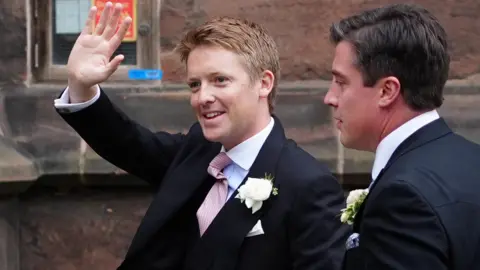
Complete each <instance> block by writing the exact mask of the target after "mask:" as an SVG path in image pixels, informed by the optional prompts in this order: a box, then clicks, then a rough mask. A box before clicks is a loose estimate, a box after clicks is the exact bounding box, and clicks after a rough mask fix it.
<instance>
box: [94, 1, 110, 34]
mask: <svg viewBox="0 0 480 270" xmlns="http://www.w3.org/2000/svg"><path fill="white" fill-rule="evenodd" d="M112 5H113V4H112V2H107V3H106V4H105V8H104V9H103V12H102V15H100V20H99V21H98V24H97V27H96V29H95V34H96V35H101V34H102V33H103V31H104V30H105V27H106V26H107V23H108V19H109V18H110V13H112Z"/></svg>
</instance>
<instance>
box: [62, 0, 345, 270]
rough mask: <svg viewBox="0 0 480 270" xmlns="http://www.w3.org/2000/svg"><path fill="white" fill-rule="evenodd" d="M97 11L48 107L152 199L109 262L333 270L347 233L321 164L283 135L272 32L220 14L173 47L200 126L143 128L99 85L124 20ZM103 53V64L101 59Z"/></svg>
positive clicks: (334, 186)
mask: <svg viewBox="0 0 480 270" xmlns="http://www.w3.org/2000/svg"><path fill="white" fill-rule="evenodd" d="M121 9H122V7H121V5H119V4H117V5H116V6H115V7H113V5H112V4H111V3H107V5H106V7H105V11H104V12H103V14H102V15H101V17H100V22H99V24H98V26H97V27H96V28H95V29H93V28H92V27H91V25H90V24H91V22H92V20H93V18H95V13H96V8H95V7H93V8H92V9H91V11H90V14H89V18H88V22H87V25H86V27H85V29H84V31H83V32H82V34H81V35H80V36H79V37H78V40H77V41H76V43H75V45H74V47H73V49H72V52H71V54H70V58H69V60H68V64H67V68H68V72H69V80H68V87H67V89H65V91H63V93H62V95H61V96H60V98H59V99H57V100H56V101H55V106H56V108H57V110H58V112H59V113H60V115H61V116H62V117H63V118H64V119H65V121H67V123H68V124H70V125H71V126H72V127H73V128H74V129H75V130H76V131H77V132H78V133H79V134H80V136H82V138H83V139H85V141H86V142H87V143H88V144H89V145H90V146H91V147H92V148H93V149H94V150H95V151H96V152H97V153H98V154H99V155H101V156H102V157H103V158H105V159H106V160H108V161H110V162H111V163H112V164H114V165H116V166H118V167H119V168H121V169H123V170H125V171H127V172H129V173H131V174H132V175H136V176H138V177H140V178H141V179H144V180H145V181H147V182H148V183H149V184H150V185H151V186H152V187H153V188H154V189H155V191H156V195H155V197H154V200H153V202H152V204H151V206H150V208H149V209H148V211H147V213H146V215H145V218H144V220H143V221H142V223H141V224H140V227H139V229H138V231H137V234H136V235H135V237H134V239H133V242H132V244H131V246H130V248H129V250H128V252H127V255H126V258H125V260H124V261H123V263H122V264H121V265H120V266H119V268H118V269H142V270H148V269H174V270H179V269H195V270H203V269H218V270H229V269H249V270H252V269H262V270H268V269H271V270H281V269H305V270H307V269H308V270H310V269H312V270H313V269H326V270H327V269H328V270H330V269H333V270H335V269H339V267H340V264H341V261H342V258H343V254H344V242H345V240H346V237H347V235H348V231H347V228H346V227H344V226H342V224H341V223H340V219H339V218H338V213H339V211H340V209H342V208H343V207H344V196H343V191H342V188H341V186H340V185H339V183H338V182H337V181H336V180H335V178H334V177H333V176H332V175H331V173H330V172H329V170H328V169H327V167H326V166H325V165H323V164H321V163H319V162H318V161H317V160H316V159H314V158H313V157H312V156H310V155H309V154H308V153H306V152H305V151H303V150H302V149H300V148H299V147H297V146H296V144H295V143H294V142H293V141H291V140H288V139H287V138H286V137H285V134H284V130H283V128H282V126H281V123H280V120H279V119H278V118H277V117H275V116H274V115H273V113H272V112H273V107H274V106H273V105H274V99H275V92H276V88H277V81H278V77H279V59H278V52H277V49H276V46H275V43H274V41H273V39H272V38H271V37H270V36H269V35H268V34H267V33H266V31H265V30H264V29H263V28H262V27H260V26H259V25H257V24H254V23H251V22H246V21H241V20H235V19H231V18H221V19H216V20H212V21H209V22H207V23H205V24H203V25H201V26H199V27H197V28H195V29H192V30H191V31H190V32H189V33H188V34H187V35H186V36H185V38H184V39H183V40H182V41H181V43H180V45H179V46H178V52H179V53H180V56H181V58H182V59H183V60H184V61H185V63H186V68H187V81H188V86H189V87H190V89H191V96H190V103H191V105H192V107H193V109H194V111H195V113H196V116H197V118H198V122H196V123H194V124H193V125H192V126H191V127H190V130H189V131H188V133H187V134H169V133H166V132H158V133H153V132H151V131H149V130H147V129H146V128H144V127H142V126H140V125H139V124H137V123H135V122H134V121H132V120H131V119H130V118H128V117H127V116H126V115H125V114H124V113H123V112H121V111H120V110H119V109H118V108H117V107H115V106H114V105H113V104H112V103H111V102H110V100H109V99H108V97H107V95H106V94H105V93H104V92H103V91H102V89H101V88H100V87H99V86H98V84H99V83H101V82H103V81H105V80H106V79H107V78H108V77H109V76H110V75H111V74H112V73H113V72H114V71H115V70H116V69H117V67H118V66H119V64H120V62H121V61H122V60H123V56H122V55H117V56H115V57H114V58H113V59H112V58H111V56H112V53H113V52H114V51H115V49H116V48H117V47H118V46H119V44H120V42H121V40H122V39H123V37H124V35H125V32H126V29H128V27H129V25H130V22H131V19H130V18H126V19H124V20H123V21H122V22H121V25H120V28H119V30H118V31H116V27H117V22H118V20H119V14H120V12H121ZM110 59H112V60H110Z"/></svg>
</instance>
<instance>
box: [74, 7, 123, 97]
mask: <svg viewBox="0 0 480 270" xmlns="http://www.w3.org/2000/svg"><path fill="white" fill-rule="evenodd" d="M122 9H123V7H122V5H121V4H116V5H115V7H113V4H112V3H111V2H107V3H106V4H105V9H104V11H103V13H102V14H101V16H100V20H99V22H98V24H97V26H96V27H95V29H93V24H94V20H95V16H96V13H97V8H96V7H95V6H94V7H92V8H91V9H90V12H89V14H88V19H87V21H86V23H85V28H84V29H83V31H82V33H81V34H80V35H79V37H78V38H77V41H76V42H75V45H74V46H73V49H72V51H71V52H70V56H69V58H68V63H67V70H68V85H69V91H70V97H71V101H72V102H75V100H76V102H80V101H85V99H87V100H88V99H89V98H90V97H91V96H92V93H91V92H92V91H90V90H91V89H92V87H93V86H95V85H96V84H98V83H101V82H103V81H105V80H107V79H108V77H110V75H112V74H113V72H115V70H117V68H118V66H119V65H120V63H121V62H122V60H123V59H124V56H123V55H117V56H115V57H114V58H113V59H112V60H110V59H111V58H112V55H113V53H114V52H115V50H116V49H117V48H118V46H120V44H121V42H122V40H123V38H124V37H125V34H126V32H127V29H128V27H130V24H131V22H132V19H131V18H130V17H126V18H125V19H123V20H122V21H119V19H120V14H121V12H122ZM119 24H120V27H119V29H118V31H117V27H118V26H119ZM72 97H73V98H72ZM72 99H73V100H72Z"/></svg>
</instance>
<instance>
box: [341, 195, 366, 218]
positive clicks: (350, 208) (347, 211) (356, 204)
mask: <svg viewBox="0 0 480 270" xmlns="http://www.w3.org/2000/svg"><path fill="white" fill-rule="evenodd" d="M367 195H368V189H355V190H352V191H350V193H349V194H348V197H347V207H346V208H344V209H342V215H341V217H340V221H342V222H343V223H348V224H349V225H352V224H353V220H354V219H355V215H356V214H357V212H358V209H359V208H360V206H361V205H362V203H363V201H364V200H365V198H366V197H367Z"/></svg>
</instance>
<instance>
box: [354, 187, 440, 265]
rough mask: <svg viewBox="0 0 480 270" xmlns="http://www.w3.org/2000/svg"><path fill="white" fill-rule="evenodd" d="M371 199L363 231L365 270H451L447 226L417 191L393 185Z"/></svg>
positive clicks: (361, 245)
mask: <svg viewBox="0 0 480 270" xmlns="http://www.w3.org/2000/svg"><path fill="white" fill-rule="evenodd" d="M370 199H372V201H371V204H369V206H368V210H367V209H365V212H364V216H363V219H362V225H361V227H360V247H361V249H362V251H363V252H362V256H363V259H364V262H365V264H364V265H365V269H392V270H410V269H435V270H443V269H445V270H446V269H448V266H447V265H446V264H445V262H446V261H447V240H446V235H445V232H444V229H443V226H442V225H441V223H440V221H439V219H438V217H437V215H436V214H435V213H434V211H433V209H432V208H431V207H430V205H428V204H427V203H426V201H425V200H424V198H423V197H422V196H421V195H420V194H419V193H418V191H417V190H416V189H415V187H413V186H411V185H410V184H408V183H406V182H404V181H392V183H391V184H389V185H388V186H386V187H384V188H383V189H382V190H381V191H380V193H378V195H377V196H376V197H375V198H369V200H370Z"/></svg>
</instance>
